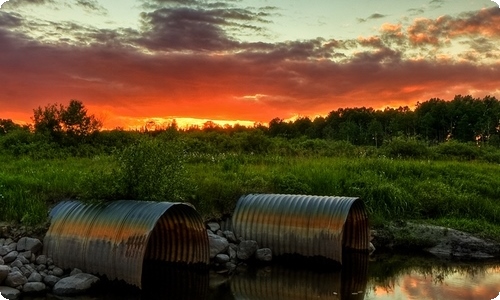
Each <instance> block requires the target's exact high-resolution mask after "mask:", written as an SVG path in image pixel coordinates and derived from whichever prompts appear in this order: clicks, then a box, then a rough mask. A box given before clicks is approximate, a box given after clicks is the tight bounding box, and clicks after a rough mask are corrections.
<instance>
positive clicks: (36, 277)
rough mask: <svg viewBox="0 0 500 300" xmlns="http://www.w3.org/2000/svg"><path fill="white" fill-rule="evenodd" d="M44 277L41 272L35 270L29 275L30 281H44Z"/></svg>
mask: <svg viewBox="0 0 500 300" xmlns="http://www.w3.org/2000/svg"><path fill="white" fill-rule="evenodd" d="M42 280H43V278H42V275H40V273H37V272H34V273H31V275H30V276H29V277H28V282H42Z"/></svg>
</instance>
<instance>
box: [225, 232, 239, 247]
mask: <svg viewBox="0 0 500 300" xmlns="http://www.w3.org/2000/svg"><path fill="white" fill-rule="evenodd" d="M224 235H225V236H226V239H227V240H228V241H229V242H230V243H234V244H236V243H237V242H238V239H237V238H236V235H234V232H232V231H229V230H226V231H224Z"/></svg>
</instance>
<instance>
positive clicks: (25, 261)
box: [13, 252, 30, 265]
mask: <svg viewBox="0 0 500 300" xmlns="http://www.w3.org/2000/svg"><path fill="white" fill-rule="evenodd" d="M13 253H15V252H13ZM16 259H17V260H19V261H20V262H21V263H22V264H23V265H26V264H29V263H30V261H29V260H28V259H27V258H26V257H24V256H22V255H20V254H18V255H17V257H16Z"/></svg>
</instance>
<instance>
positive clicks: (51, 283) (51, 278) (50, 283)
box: [40, 274, 61, 286]
mask: <svg viewBox="0 0 500 300" xmlns="http://www.w3.org/2000/svg"><path fill="white" fill-rule="evenodd" d="M40 275H42V277H43V274H40ZM59 280H61V278H59V277H57V276H54V275H47V276H45V277H43V282H44V283H45V284H46V285H48V286H54V285H55V284H56V283H57V282H58V281H59Z"/></svg>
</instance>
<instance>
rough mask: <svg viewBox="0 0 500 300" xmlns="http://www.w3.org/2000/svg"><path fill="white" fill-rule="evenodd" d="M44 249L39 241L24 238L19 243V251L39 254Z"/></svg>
mask: <svg viewBox="0 0 500 300" xmlns="http://www.w3.org/2000/svg"><path fill="white" fill-rule="evenodd" d="M40 249H42V242H40V240H39V239H34V238H30V237H22V238H20V239H19V241H17V251H31V252H33V253H37V252H38V251H39V250H40Z"/></svg>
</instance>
